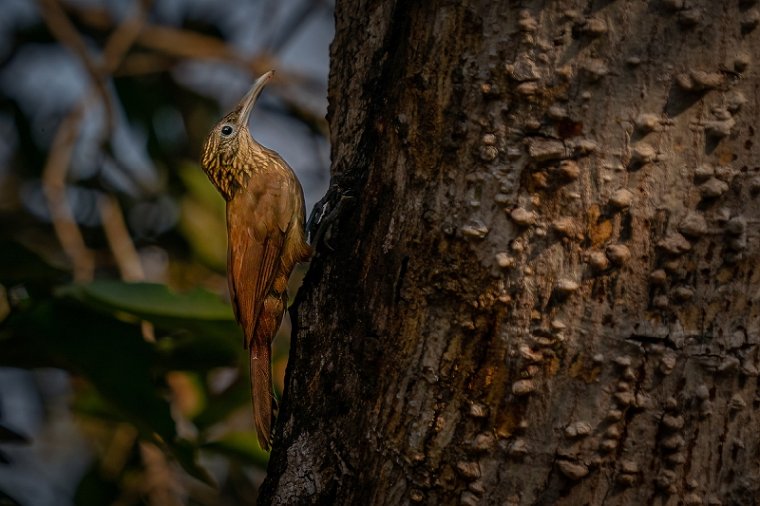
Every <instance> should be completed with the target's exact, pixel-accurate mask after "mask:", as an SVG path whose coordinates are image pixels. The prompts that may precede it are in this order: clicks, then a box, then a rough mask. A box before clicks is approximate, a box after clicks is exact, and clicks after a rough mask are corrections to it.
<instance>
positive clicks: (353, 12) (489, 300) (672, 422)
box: [260, 0, 760, 505]
mask: <svg viewBox="0 0 760 506" xmlns="http://www.w3.org/2000/svg"><path fill="white" fill-rule="evenodd" d="M758 21H760V11H759V10H758V5H757V3H756V1H754V0H746V1H738V0H732V1H726V2H713V1H711V0H686V1H685V2H684V1H683V0H652V1H644V0H627V1H624V0H617V1H612V0H607V1H602V0H597V1H580V0H568V1H559V0H557V1H547V2H537V1H526V2H515V1H509V2H507V1H493V0H471V1H463V2H444V1H429V2H402V1H393V0H373V1H370V0H352V1H338V2H337V5H336V37H335V41H334V43H333V45H332V55H331V56H332V68H331V75H330V96H329V98H330V109H329V121H330V126H331V131H332V145H333V167H332V171H333V188H332V190H331V193H330V194H329V195H328V199H327V204H326V212H325V213H324V214H325V217H324V218H323V220H322V230H323V231H325V230H326V233H324V235H323V236H322V239H323V240H322V241H321V243H320V244H319V245H318V246H317V251H318V255H317V257H316V258H315V260H314V261H313V263H312V266H311V270H310V271H309V273H308V275H307V278H306V281H305V283H304V286H303V288H302V292H301V294H300V295H299V300H298V306H297V307H298V311H297V313H298V314H297V326H296V335H295V340H294V342H293V347H292V350H291V361H290V365H289V370H288V377H287V386H286V393H285V399H284V403H283V406H282V411H281V413H280V415H279V419H278V421H277V426H276V440H275V449H274V452H273V453H272V457H271V461H270V466H269V476H268V478H267V480H266V482H265V484H264V487H263V489H262V494H261V498H260V502H261V503H262V504H345V505H357V504H362V505H365V504H371V505H379V504H385V505H395V504H414V503H421V504H441V505H443V504H467V505H470V504H486V505H490V504H498V505H501V504H508V505H523V504H525V505H527V504H547V505H549V504H552V505H553V504H560V505H581V504H605V505H618V504H621V505H623V504H626V505H641V504H663V505H675V504H710V505H717V504H726V505H728V504H756V503H757V502H758V501H760V499H758V497H760V459H758V455H760V430H758V426H759V425H758V424H760V411H759V410H758V407H759V406H760V396H759V394H758V379H757V376H758V347H757V346H758V342H759V341H760V333H759V332H760V321H759V320H758V310H759V309H760V304H758V293H760V292H758V290H759V289H760V270H756V269H755V266H756V265H757V262H758V256H759V255H758V235H757V223H758V220H757V216H758V211H759V209H758V199H757V194H758V192H760V174H759V173H758V170H760V167H759V165H760V163H758V159H759V158H760V149H759V148H758V146H756V145H755V144H754V143H755V139H754V134H755V131H754V126H753V125H754V122H755V118H757V115H758V108H759V107H760V102H759V101H758V97H759V96H760V93H759V92H758V89H759V87H760V78H759V76H758V71H757V69H756V66H755V65H754V62H753V61H752V57H751V55H753V54H758V53H759V52H760V41H759V40H758V33H759V32H760V30H756V27H757V25H758ZM759 146H760V145H759Z"/></svg>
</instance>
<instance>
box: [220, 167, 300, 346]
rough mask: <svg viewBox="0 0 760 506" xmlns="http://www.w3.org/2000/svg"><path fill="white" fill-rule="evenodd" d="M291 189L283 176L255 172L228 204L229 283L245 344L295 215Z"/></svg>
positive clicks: (248, 340)
mask: <svg viewBox="0 0 760 506" xmlns="http://www.w3.org/2000/svg"><path fill="white" fill-rule="evenodd" d="M288 190H289V188H288V184H287V181H286V180H285V179H284V178H279V177H257V176H254V177H252V178H251V179H250V180H249V182H248V185H247V186H246V188H245V189H241V190H240V191H238V193H237V194H236V195H235V196H234V197H233V198H232V200H230V201H228V203H227V233H228V246H227V252H228V259H227V260H228V265H227V281H228V283H229V287H230V295H231V298H232V304H233V307H234V308H235V316H236V317H237V320H238V322H240V324H241V326H242V327H243V332H244V334H245V343H244V344H245V345H246V347H248V346H250V341H251V339H252V338H253V334H254V331H255V329H256V322H257V320H258V317H259V313H260V312H261V307H262V304H263V302H264V298H265V297H266V296H267V294H268V293H269V291H270V290H271V287H272V282H273V281H274V279H275V276H276V275H277V274H278V272H279V270H280V258H281V255H282V250H283V245H284V241H285V233H286V231H287V230H288V227H289V225H290V221H291V220H292V219H293V210H292V209H291V207H292V205H291V204H290V199H289V198H288ZM268 345H269V343H267V346H268Z"/></svg>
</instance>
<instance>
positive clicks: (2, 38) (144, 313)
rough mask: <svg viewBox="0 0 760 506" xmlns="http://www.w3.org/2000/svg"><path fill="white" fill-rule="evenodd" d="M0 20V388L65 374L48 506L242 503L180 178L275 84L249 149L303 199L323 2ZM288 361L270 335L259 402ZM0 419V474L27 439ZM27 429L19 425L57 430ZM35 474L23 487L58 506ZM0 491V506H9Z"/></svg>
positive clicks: (237, 349) (214, 319) (201, 177)
mask: <svg viewBox="0 0 760 506" xmlns="http://www.w3.org/2000/svg"><path fill="white" fill-rule="evenodd" d="M2 18H3V19H2V20H0V367H9V368H15V369H25V370H29V371H37V370H40V369H47V368H55V369H62V370H65V371H67V372H68V373H69V376H68V382H70V385H71V392H72V395H71V397H70V398H68V399H67V406H68V409H70V411H71V412H72V413H73V414H74V415H75V416H74V419H75V421H76V424H77V428H78V429H79V431H81V433H82V434H84V438H85V439H86V443H87V447H86V448H78V449H76V451H79V452H80V454H81V455H80V457H81V458H82V459H84V460H85V464H86V465H85V468H84V470H83V472H80V473H79V474H77V475H76V478H75V479H76V480H77V482H76V483H74V484H73V485H72V487H71V490H72V491H74V492H73V493H72V495H71V497H66V498H63V497H62V498H61V502H56V503H55V504H67V503H74V504H77V505H82V506H90V505H102V504H112V503H118V504H120V505H131V504H154V505H156V504H160V505H162V506H163V505H167V506H171V505H173V504H182V503H190V504H199V505H204V504H209V505H211V504H238V505H239V504H254V503H255V498H256V488H257V486H258V483H259V482H260V480H261V479H262V477H263V475H264V470H265V468H266V463H267V458H268V457H267V453H266V452H264V451H262V450H261V448H259V446H258V443H257V439H256V434H255V432H253V429H252V423H251V414H250V411H251V407H250V387H249V379H248V357H247V352H246V351H245V350H244V349H243V346H242V335H241V332H240V329H239V328H238V326H237V324H236V323H235V321H234V318H233V314H232V310H231V307H230V305H229V303H228V301H227V300H226V297H227V287H226V276H225V267H226V230H225V221H224V220H225V216H224V201H223V200H222V198H221V197H220V196H219V195H218V193H217V192H216V191H215V190H214V188H213V187H212V186H211V184H210V183H209V182H208V180H207V178H206V176H205V174H204V173H203V172H202V171H201V170H200V168H199V166H198V164H197V162H196V161H195V160H197V158H198V153H199V151H200V148H201V145H202V143H203V140H204V138H205V135H206V133H207V132H208V130H209V128H211V126H212V125H213V124H214V123H215V122H216V121H217V120H218V118H220V117H221V115H222V114H224V113H225V112H226V111H225V109H226V108H227V107H229V106H230V105H231V104H232V103H234V102H236V101H237V100H238V99H239V97H240V96H241V95H242V93H243V92H244V91H245V90H246V89H247V87H248V86H249V85H250V83H251V82H252V80H253V77H255V76H256V75H258V74H260V73H261V72H263V71H265V70H269V69H270V68H277V79H276V81H275V82H273V83H272V85H271V86H269V87H268V88H267V91H266V93H265V94H264V96H263V97H262V99H261V101H260V103H259V104H257V110H256V111H255V112H254V118H253V121H252V129H254V131H255V129H256V127H259V128H261V130H259V132H261V133H262V134H269V135H270V136H269V137H268V138H266V139H264V140H262V139H261V138H260V140H262V142H263V143H264V144H267V145H269V146H270V147H273V148H275V149H280V150H281V151H282V154H283V155H284V157H285V159H287V160H288V161H290V162H291V165H294V169H296V171H297V172H299V171H300V172H299V176H300V177H301V180H302V182H303V184H304V189H305V192H306V195H307V201H309V200H311V201H314V200H317V199H318V198H319V196H320V194H321V191H322V189H323V188H324V186H325V185H326V179H327V167H326V164H327V163H328V160H327V156H326V153H327V151H328V149H327V148H328V142H327V139H326V135H325V132H326V126H325V125H326V123H325V121H324V117H323V116H324V107H325V105H326V104H325V98H324V97H325V95H326V90H325V86H326V76H327V65H326V61H327V42H328V41H329V38H326V39H325V29H324V26H328V27H329V28H328V29H327V35H328V37H329V35H330V32H331V29H332V28H331V26H332V25H331V24H332V3H331V1H330V0H288V1H285V2H275V1H272V0H258V1H250V0H230V1H229V2H205V1H200V0H177V1H174V2H164V1H161V0H153V1H151V0H125V1H121V2H109V1H106V0H84V1H83V0H37V1H36V2H33V1H29V0H6V1H5V2H4V3H3V16H2ZM314 33H316V34H317V35H318V36H320V37H322V38H323V39H324V40H322V41H321V43H322V42H323V46H324V62H323V64H322V67H321V70H320V67H319V66H317V65H315V64H314V61H311V60H310V57H312V56H313V55H314V49H313V48H314V47H316V46H317V45H316V44H315V43H314V42H312V41H310V40H309V38H308V37H310V36H313V34H314ZM310 34H311V35H310ZM299 41H300V42H299ZM296 46H297V47H296ZM294 47H295V49H294ZM299 48H300V49H299ZM304 48H306V50H304ZM299 51H300V52H301V53H302V56H301V57H300V60H299V59H296V58H294V57H293V56H292V55H294V54H299ZM304 51H305V52H304ZM304 54H305V55H306V56H304ZM288 55H291V56H288ZM288 58H290V61H289V64H286V62H285V60H287V59H288ZM289 69H292V70H289ZM309 69H311V70H309ZM314 69H317V70H314ZM256 122H258V125H257V124H256ZM262 127H263V128H262ZM273 132H274V133H273ZM275 134H277V135H279V138H278V137H277V135H275ZM255 135H258V134H256V133H255ZM278 139H279V140H280V141H281V142H282V143H283V144H284V146H286V147H287V148H289V149H292V151H291V152H285V151H284V150H283V149H281V146H282V145H279V146H278V145H273V144H272V143H271V142H269V141H275V140H278ZM282 139H284V141H282ZM293 158H295V159H296V160H298V159H300V160H302V161H303V160H305V161H306V163H302V164H301V166H297V165H296V164H294V163H292V160H293ZM320 185H321V186H320ZM310 194H311V198H310ZM58 200H60V201H61V202H63V204H64V205H63V211H64V212H61V209H62V208H61V206H60V203H57V201H58ZM105 204H108V205H109V206H110V207H106V206H105ZM67 212H68V213H69V215H67ZM304 270H305V268H301V269H300V270H299V272H298V273H299V276H295V278H299V279H300V276H302V275H303V273H304ZM124 280H131V282H127V281H124ZM297 284H298V279H294V280H293V286H292V289H291V291H290V295H291V297H293V295H294V292H295V290H294V288H296V285H297ZM286 322H287V319H286ZM288 348H289V326H288V325H287V323H286V324H283V328H282V329H281V331H280V334H279V335H278V338H277V339H276V340H275V345H274V352H273V357H274V364H273V370H274V376H275V377H274V383H275V389H276V391H277V393H278V395H279V390H280V389H281V388H282V385H283V382H284V371H285V364H286V361H287V355H288ZM4 386H5V387H6V388H7V387H8V385H4ZM38 387H39V398H40V399H39V400H38V402H42V401H45V400H46V395H47V394H46V393H45V392H44V385H38ZM2 400H3V390H0V473H2V471H3V470H4V469H11V468H12V466H13V465H14V462H13V459H12V458H11V457H9V455H11V454H12V453H13V452H12V451H11V450H14V451H15V450H16V449H18V448H30V447H31V446H33V445H34V444H35V443H36V442H37V441H38V434H39V432H41V431H38V432H37V433H35V431H34V430H31V429H30V430H29V432H28V433H27V431H26V430H25V427H18V426H10V425H7V424H5V423H4V418H3V412H2ZM44 408H45V410H47V409H48V408H49V407H48V406H44ZM42 418H43V419H42V420H35V421H34V422H33V423H32V422H30V425H35V426H37V425H39V424H45V425H50V426H55V425H56V423H58V421H57V420H56V416H55V413H54V412H53V411H52V410H51V411H44V412H43V415H42ZM50 432H51V433H53V434H55V430H51V431H50ZM40 437H41V436H40ZM55 443H56V444H57V445H59V446H60V447H61V448H63V447H65V446H66V445H76V444H77V442H75V441H56V442H55ZM6 450H7V451H6ZM88 453H89V455H90V456H89V457H88ZM87 458H89V459H90V460H86V459H87ZM38 464H39V463H38ZM44 474H45V471H44V470H43V471H39V475H37V476H33V477H32V478H33V479H37V478H42V480H41V481H39V482H38V483H36V486H37V485H38V486H39V487H43V486H48V488H51V489H55V488H56V487H58V486H60V484H51V483H52V482H53V479H52V478H51V479H50V482H51V483H43V482H42V481H44V480H46V479H47V478H48V477H46V476H44ZM4 483H6V482H2V480H0V504H16V503H19V504H27V502H28V501H25V500H24V498H22V497H19V496H18V495H17V493H16V491H15V490H11V489H8V490H3V486H4Z"/></svg>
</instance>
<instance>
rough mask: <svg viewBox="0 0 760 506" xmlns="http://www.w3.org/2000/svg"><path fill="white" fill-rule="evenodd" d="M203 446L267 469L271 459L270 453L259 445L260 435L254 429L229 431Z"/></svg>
mask: <svg viewBox="0 0 760 506" xmlns="http://www.w3.org/2000/svg"><path fill="white" fill-rule="evenodd" d="M201 448H202V449H204V450H209V451H213V452H215V453H219V454H222V455H226V456H228V457H232V458H235V459H238V460H239V461H241V462H242V463H244V464H249V465H254V466H256V467H260V468H262V469H266V466H267V462H268V461H269V453H268V452H266V451H264V450H263V449H262V448H261V446H259V440H258V437H257V436H256V433H255V432H253V431H240V432H229V433H227V434H225V435H224V436H222V437H221V438H219V439H217V440H215V441H209V442H208V443H205V444H204V445H202V446H201Z"/></svg>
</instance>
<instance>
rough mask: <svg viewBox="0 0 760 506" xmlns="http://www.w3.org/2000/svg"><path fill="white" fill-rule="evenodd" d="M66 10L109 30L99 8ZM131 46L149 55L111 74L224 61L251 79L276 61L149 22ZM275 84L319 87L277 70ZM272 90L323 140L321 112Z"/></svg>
mask: <svg viewBox="0 0 760 506" xmlns="http://www.w3.org/2000/svg"><path fill="white" fill-rule="evenodd" d="M315 5H316V4H315ZM66 8H67V10H68V11H69V12H70V14H71V15H72V16H74V17H76V18H77V19H79V20H80V21H81V22H82V23H84V24H86V25H88V26H90V27H92V28H94V29H97V30H105V31H107V30H111V29H113V23H112V21H111V18H110V17H109V16H108V14H107V13H106V12H104V11H102V10H100V9H94V8H84V7H74V6H69V5H67V6H66ZM310 11H311V8H309V9H308V10H307V12H310ZM296 17H297V16H296ZM134 45H136V46H140V47H142V48H144V49H148V50H151V51H152V52H150V53H148V54H145V53H134V54H128V55H125V56H124V59H123V61H122V62H121V65H120V66H118V67H114V68H113V72H114V75H117V76H134V75H142V74H151V73H157V72H166V71H169V70H171V68H172V67H173V66H174V65H175V64H176V62H177V61H178V60H180V61H181V60H193V59H196V60H197V59H201V60H218V61H222V62H226V63H229V64H232V65H235V66H237V67H240V68H242V69H244V70H246V71H247V72H249V73H250V74H251V75H254V76H257V75H260V74H263V73H264V72H266V71H268V70H270V69H272V68H276V67H277V66H278V65H277V62H276V59H275V58H274V57H273V56H271V55H266V54H257V55H254V56H247V55H243V54H241V53H240V51H239V50H237V49H236V48H235V47H233V46H231V45H230V44H228V43H227V42H225V41H224V40H222V39H220V38H218V37H212V36H210V35H204V34H200V33H195V32H192V31H189V30H183V29H180V28H172V27H167V26H158V25H154V24H150V23H145V24H144V25H143V26H142V29H141V30H139V32H138V33H136V34H135V39H134ZM277 82H280V83H287V84H288V85H295V86H303V87H305V88H311V89H317V88H321V87H322V84H321V83H319V82H317V81H315V80H314V79H312V78H310V77H308V76H306V75H303V74H299V73H294V72H282V71H278V73H277V75H276V77H275V83H277ZM273 91H274V92H275V93H276V94H277V95H278V96H279V97H280V99H282V101H283V102H284V103H285V108H286V109H287V110H288V111H289V112H290V113H291V114H292V115H293V116H294V117H296V118H298V119H300V120H301V121H303V122H304V123H306V124H307V125H308V126H309V127H310V128H311V129H312V130H313V131H315V132H318V133H320V134H322V135H324V136H325V137H328V136H329V132H328V127H327V121H326V120H325V118H324V115H323V114H322V113H321V112H317V111H314V110H313V109H311V108H309V107H306V106H304V105H303V104H302V103H301V102H299V100H298V99H297V96H296V95H295V94H294V93H293V92H290V91H288V89H287V87H285V86H279V87H275V88H273Z"/></svg>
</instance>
